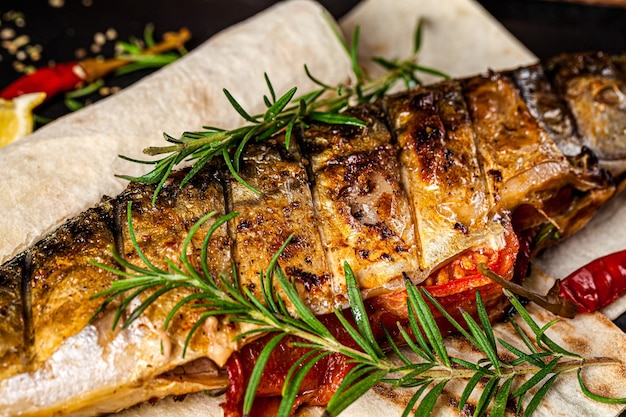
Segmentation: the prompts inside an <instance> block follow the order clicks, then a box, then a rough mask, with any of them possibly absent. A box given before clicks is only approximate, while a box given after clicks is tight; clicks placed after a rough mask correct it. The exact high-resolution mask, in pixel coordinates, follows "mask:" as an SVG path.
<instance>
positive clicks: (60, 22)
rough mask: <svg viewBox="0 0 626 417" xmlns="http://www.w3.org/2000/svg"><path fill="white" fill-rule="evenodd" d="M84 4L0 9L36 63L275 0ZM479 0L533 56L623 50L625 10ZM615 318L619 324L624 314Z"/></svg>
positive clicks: (201, 28) (19, 4) (199, 34)
mask: <svg viewBox="0 0 626 417" xmlns="http://www.w3.org/2000/svg"><path fill="white" fill-rule="evenodd" d="M442 1H443V2H444V3H445V0H442ZM91 3H92V4H91V5H89V6H86V5H85V4H84V0H83V1H81V0H65V3H64V5H63V6H62V7H57V8H55V7H51V6H50V4H49V1H48V0H26V1H24V0H17V1H16V0H2V1H1V2H0V14H2V15H4V13H6V12H8V11H11V10H13V11H19V12H22V13H23V14H24V21H25V26H24V27H22V28H19V27H15V30H16V31H17V32H18V33H20V34H27V35H28V36H29V37H30V44H33V45H34V44H39V45H41V46H42V57H41V59H40V60H39V61H38V65H39V66H41V65H45V64H46V63H47V62H49V61H50V60H54V61H56V62H63V61H69V60H74V59H75V51H76V50H77V49H79V48H83V49H87V50H89V46H90V45H91V44H92V43H93V35H94V34H95V33H96V32H104V31H106V30H107V29H109V28H113V29H115V30H116V31H117V35H118V36H117V38H118V39H120V40H128V39H130V38H131V37H133V36H134V37H141V36H142V33H143V30H144V28H145V26H146V24H147V23H153V24H154V25H155V29H156V38H157V39H159V38H160V36H159V35H160V34H162V33H163V32H165V31H172V30H178V29H179V28H181V27H187V28H189V29H190V30H191V32H192V35H193V38H192V40H191V41H190V42H189V43H188V44H187V46H188V48H189V49H193V48H194V47H195V46H197V45H199V44H200V43H202V42H203V41H204V40H206V39H208V38H209V37H210V36H211V35H213V34H214V33H216V32H218V31H220V30H222V29H224V28H226V27H228V26H230V25H232V24H233V23H236V22H238V21H241V20H243V19H245V18H247V17H249V16H251V15H253V14H255V13H257V12H259V11H261V10H263V9H265V8H267V7H269V6H271V5H272V4H273V3H275V1H270V0H261V1H256V0H236V1H217V0H178V1H171V0H170V1H155V0H91ZM320 3H322V4H323V5H324V6H325V7H326V8H327V9H328V10H329V11H330V12H331V13H332V14H333V15H334V16H335V17H337V18H339V17H341V16H342V15H344V14H345V13H346V12H347V11H348V10H350V9H351V8H352V7H353V6H354V5H355V4H357V3H358V2H357V1H354V0H334V1H333V0H321V1H320ZM479 3H481V4H482V5H483V6H484V7H485V8H486V9H487V10H488V11H489V12H490V13H491V14H493V15H494V16H495V18H496V19H498V20H499V21H500V22H501V23H502V24H503V25H504V26H505V27H506V28H507V29H508V30H509V31H511V32H512V33H513V34H514V35H515V36H516V37H517V38H518V39H519V40H520V41H521V42H522V43H523V44H524V45H526V47H528V48H529V49H530V50H531V51H532V52H533V53H534V54H535V55H537V56H538V57H539V58H547V57H549V56H552V55H555V54H558V53H560V52H573V51H587V50H605V51H609V52H613V53H626V8H620V7H596V6H588V5H583V4H579V3H569V2H560V1H544V0H541V1H531V0H482V1H479ZM7 27H11V23H10V22H6V21H4V20H3V22H2V26H0V30H1V29H4V28H7ZM13 27H14V26H13ZM106 48H108V49H104V50H103V55H105V56H109V57H110V56H111V55H112V53H113V49H112V48H113V43H112V42H109V43H108V44H106ZM0 55H1V56H2V59H1V60H0V88H2V87H4V86H5V85H7V84H8V83H9V82H11V81H12V80H13V79H15V78H16V77H18V76H19V75H20V74H19V73H17V72H16V71H15V70H14V69H13V65H12V61H13V56H11V55H10V54H8V53H6V51H5V50H4V49H0ZM91 55H93V54H91ZM145 74H146V73H145V72H142V73H138V74H134V75H130V76H126V77H121V78H119V79H116V80H114V83H115V85H119V86H122V87H123V86H125V85H128V84H130V83H132V82H134V81H136V80H137V79H138V78H140V77H141V76H143V75H145ZM39 111H41V112H42V113H43V115H44V116H48V117H56V116H58V115H60V114H62V113H63V112H65V111H66V109H65V107H64V106H63V105H62V103H61V102H60V100H57V101H53V102H51V103H49V104H48V105H47V106H46V107H44V108H41V109H39V110H38V112H39ZM617 323H618V324H619V325H620V326H621V327H622V329H626V315H623V316H622V317H621V318H620V319H618V320H617Z"/></svg>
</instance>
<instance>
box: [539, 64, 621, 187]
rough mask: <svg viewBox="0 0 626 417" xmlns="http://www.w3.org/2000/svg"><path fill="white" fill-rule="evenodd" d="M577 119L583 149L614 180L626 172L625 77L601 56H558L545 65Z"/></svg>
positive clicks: (619, 67) (618, 67) (616, 67)
mask: <svg viewBox="0 0 626 417" xmlns="http://www.w3.org/2000/svg"><path fill="white" fill-rule="evenodd" d="M546 70H547V72H548V74H549V75H550V76H551V77H552V78H553V80H554V84H555V85H556V88H557V89H558V91H559V93H560V96H561V97H563V98H564V99H565V101H566V103H567V105H568V106H569V110H570V111H571V113H572V114H573V115H574V117H575V119H576V122H577V125H578V130H579V132H580V136H581V141H582V143H583V145H584V146H585V147H587V148H589V149H590V150H591V151H592V152H593V154H594V155H595V156H596V157H597V158H598V159H599V165H600V167H602V168H605V169H607V170H608V171H610V172H611V174H612V175H613V176H618V175H619V174H620V173H623V172H624V170H625V169H626V130H625V127H626V73H625V72H624V68H623V67H622V66H620V65H616V63H615V61H614V60H612V59H611V57H610V56H609V55H607V54H604V53H602V52H595V53H586V54H576V55H566V54H563V55H559V56H556V57H554V58H552V59H550V60H548V61H547V63H546Z"/></svg>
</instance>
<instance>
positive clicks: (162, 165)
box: [120, 22, 447, 198]
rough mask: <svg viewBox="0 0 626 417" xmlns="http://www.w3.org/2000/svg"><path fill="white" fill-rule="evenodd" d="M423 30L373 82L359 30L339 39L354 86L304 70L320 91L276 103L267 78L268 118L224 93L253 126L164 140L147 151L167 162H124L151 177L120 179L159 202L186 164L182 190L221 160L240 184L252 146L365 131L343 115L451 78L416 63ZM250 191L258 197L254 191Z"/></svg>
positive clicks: (291, 92)
mask: <svg viewBox="0 0 626 417" xmlns="http://www.w3.org/2000/svg"><path fill="white" fill-rule="evenodd" d="M331 26H332V25H331ZM421 27H422V26H421V22H420V24H418V27H417V30H416V36H415V46H414V50H413V55H412V56H411V57H410V58H408V59H406V60H402V61H391V60H385V59H383V58H375V59H374V60H375V62H377V63H379V64H380V65H382V66H383V67H384V68H385V69H387V73H386V74H385V75H384V76H382V77H381V78H378V79H370V78H369V77H368V76H367V74H366V73H365V72H364V71H363V70H362V69H361V67H360V66H359V62H358V56H357V49H358V38H359V29H358V27H357V28H356V29H355V33H354V37H353V42H352V45H351V46H350V47H349V46H348V45H347V44H346V43H345V42H344V41H343V39H342V38H341V35H339V34H337V37H338V38H339V39H340V41H341V42H342V44H343V46H344V48H345V49H346V51H347V53H348V55H349V56H350V58H351V61H352V67H353V71H354V74H355V77H356V81H355V84H354V85H344V84H340V85H337V86H331V85H328V84H325V83H324V82H322V81H320V80H319V79H317V78H315V77H314V76H313V74H311V72H310V71H309V69H308V67H307V66H306V65H305V66H304V70H305V72H306V75H307V76H308V77H309V79H310V80H311V81H313V82H314V83H315V84H316V85H317V88H316V89H314V90H313V91H310V92H308V93H306V94H304V95H301V96H296V92H297V90H296V88H295V87H294V88H292V89H290V90H289V91H287V92H286V93H284V94H283V95H282V96H280V97H277V95H276V92H275V90H274V87H273V85H272V83H271V81H270V78H269V76H268V75H267V74H265V82H266V84H267V88H268V92H269V95H266V96H264V97H263V98H264V103H265V106H266V108H267V110H266V111H265V112H264V113H263V114H257V115H250V114H249V113H248V112H247V111H246V110H245V109H244V108H243V107H242V106H241V104H240V103H239V102H238V101H237V100H236V98H235V97H233V95H232V94H231V93H230V92H229V91H228V90H227V89H224V90H223V91H224V94H225V95H226V97H227V99H228V101H229V103H230V104H231V105H232V106H233V108H234V109H235V111H237V113H239V115H240V116H241V117H242V118H243V119H244V120H245V121H246V122H247V123H248V124H247V125H245V126H243V127H239V128H236V129H233V130H225V129H221V128H219V127H214V126H205V127H203V129H204V130H203V131H197V132H185V133H183V134H182V135H181V137H180V138H174V137H172V136H170V135H168V134H164V138H165V140H166V141H167V142H169V143H171V144H172V145H168V146H157V147H149V148H147V149H144V153H146V154H148V155H150V156H158V155H166V156H164V157H163V158H160V159H156V160H151V161H143V160H136V159H131V158H128V157H125V156H121V157H122V158H124V159H126V160H130V161H133V162H138V163H143V164H150V165H154V168H153V169H152V170H151V171H150V172H148V173H146V174H144V175H142V176H139V177H133V176H127V175H121V176H120V177H122V178H125V179H127V180H129V181H134V182H142V183H146V184H157V187H156V190H155V198H156V195H157V194H158V193H159V191H160V190H161V187H162V186H163V184H164V183H165V181H166V180H167V178H168V176H169V175H170V173H171V172H172V170H173V169H174V168H175V167H176V166H177V165H179V164H180V163H182V162H183V161H187V162H191V163H192V167H191V170H190V171H189V173H188V174H187V176H186V177H185V178H184V179H183V180H182V181H181V184H180V186H181V187H182V186H184V185H185V184H186V183H187V182H188V181H189V180H190V179H191V178H192V177H193V176H194V175H195V174H196V173H197V172H198V171H199V170H200V169H202V167H203V166H204V165H206V164H207V163H208V162H209V161H211V160H212V159H214V158H216V157H218V158H219V157H222V158H224V160H225V162H226V165H227V166H228V168H229V170H230V171H231V172H232V173H233V175H234V176H235V178H237V179H238V180H240V181H241V182H243V180H241V179H240V178H239V177H238V175H237V171H238V170H239V158H240V155H241V152H242V150H243V149H244V148H245V146H246V144H247V143H249V142H258V141H263V140H265V139H268V138H270V137H272V136H275V135H277V134H280V133H284V134H285V145H286V146H287V147H289V144H290V139H291V136H292V133H293V132H294V129H296V128H298V127H306V126H307V125H309V124H310V123H313V122H321V123H328V124H339V125H354V126H361V127H364V126H365V124H364V123H363V122H362V121H361V120H359V119H356V118H354V117H350V116H347V115H344V114H342V111H343V110H345V109H346V108H348V107H349V106H350V105H354V104H357V103H369V102H372V101H375V100H377V99H379V98H381V97H382V96H384V95H385V93H387V92H388V91H389V89H390V88H392V87H393V86H394V85H395V84H396V83H397V82H399V81H403V82H404V83H405V85H406V87H407V88H412V87H414V86H415V85H416V84H421V81H420V79H419V77H418V75H417V74H418V73H420V72H422V73H429V74H436V75H439V76H442V77H447V75H445V74H443V73H442V72H440V71H437V70H435V69H432V68H428V67H424V66H421V65H418V64H417V63H416V60H417V54H418V52H419V49H420V44H421V32H422V31H421ZM244 184H245V183H244ZM248 187H249V188H250V189H251V190H253V191H256V192H258V191H257V190H255V189H254V188H252V187H250V186H248Z"/></svg>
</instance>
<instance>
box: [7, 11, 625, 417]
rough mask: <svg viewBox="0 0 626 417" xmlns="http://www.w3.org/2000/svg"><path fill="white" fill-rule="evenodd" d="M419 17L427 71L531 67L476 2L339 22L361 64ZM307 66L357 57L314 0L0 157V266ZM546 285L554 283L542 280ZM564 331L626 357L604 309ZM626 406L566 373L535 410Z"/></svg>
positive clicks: (168, 403) (325, 66)
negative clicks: (175, 143) (164, 137)
mask: <svg viewBox="0 0 626 417" xmlns="http://www.w3.org/2000/svg"><path fill="white" fill-rule="evenodd" d="M420 16H422V17H424V19H425V32H424V44H423V49H422V52H421V54H420V62H421V63H422V64H424V65H429V66H432V67H435V68H438V69H441V70H443V71H446V72H448V73H449V74H451V75H453V76H463V75H469V74H473V73H477V72H481V71H484V70H485V69H486V68H493V69H503V68H510V67H515V66H519V65H525V64H528V63H530V62H533V61H534V57H533V56H532V54H531V53H530V52H529V51H528V50H526V49H525V48H524V47H523V46H522V45H521V44H520V43H519V42H518V41H516V40H515V39H514V38H513V37H512V36H511V35H509V34H508V33H507V32H506V31H505V30H503V28H502V27H501V26H500V25H499V24H498V23H497V22H496V21H495V20H494V19H492V18H491V17H490V16H489V15H488V14H487V13H486V12H485V11H484V10H483V9H482V8H481V7H480V6H479V5H477V4H476V3H474V2H472V1H470V0H447V1H446V2H431V1H427V0H396V1H394V2H388V1H384V0H369V1H365V2H363V3H362V4H361V5H360V6H359V7H358V8H356V9H355V10H354V11H353V12H352V13H350V14H349V15H348V16H347V17H346V19H345V20H344V21H343V22H342V25H341V26H342V29H343V30H344V31H345V33H346V34H347V35H348V36H350V34H351V33H352V31H353V28H354V26H355V25H359V26H360V27H361V53H362V54H363V58H366V57H367V56H370V55H383V56H386V57H389V58H399V57H404V56H406V55H408V53H410V50H411V47H412V44H411V42H412V32H413V29H414V27H415V22H416V21H417V19H418V17H420ZM272 39H273V40H274V41H272ZM442 51H444V52H442ZM216 63H217V64H216ZM251 63H254V65H252V64H251ZM304 63H306V64H307V65H308V66H309V67H310V68H311V69H312V72H313V73H314V74H315V75H316V76H318V78H320V79H323V80H324V81H326V82H328V83H331V84H332V83H338V82H345V81H346V80H347V79H348V78H349V77H350V72H349V62H348V59H347V57H346V56H345V54H344V53H343V51H342V49H341V47H340V46H339V44H338V42H337V41H336V39H335V38H334V35H333V33H332V31H331V30H330V28H329V27H328V25H327V22H326V20H324V19H323V18H322V9H321V8H320V7H319V6H318V5H317V4H315V3H313V2H310V1H303V0H296V1H291V2H287V3H284V4H281V5H279V6H276V7H274V8H272V9H270V10H268V11H267V12H264V13H262V14H261V15H259V16H257V17H255V18H253V19H251V20H249V21H246V22H244V23H243V24H240V25H237V26H235V27H233V28H231V29H229V30H227V31H225V32H223V33H221V34H219V35H217V36H216V37H214V38H212V39H211V40H209V41H208V42H207V43H206V44H204V45H202V46H200V47H199V48H197V49H196V50H195V51H194V52H192V53H191V54H189V55H188V56H187V57H185V58H184V59H182V60H180V61H179V62H178V63H175V64H173V65H171V66H169V67H167V68H165V69H164V70H162V71H159V72H157V73H156V74H154V75H153V76H151V77H148V78H147V79H145V80H142V81H141V82H139V83H137V84H136V85H135V86H133V87H131V88H128V89H126V90H125V91H124V92H122V93H120V94H118V95H116V96H114V97H111V98H110V99H107V100H104V101H102V102H100V103H98V104H96V105H93V106H91V107H88V108H86V109H84V110H82V111H80V112H77V113H75V114H72V115H70V116H68V117H65V118H63V119H61V120H59V121H57V122H55V123H53V124H51V125H49V126H48V127H46V128H44V129H41V130H39V131H38V132H36V133H35V134H33V135H32V136H31V137H29V138H26V139H24V140H22V141H19V142H17V143H15V144H13V145H11V146H9V147H7V148H4V149H3V150H2V151H1V152H0V166H2V167H3V175H4V178H3V182H2V183H0V196H2V199H1V200H0V212H2V213H3V216H2V217H0V230H3V235H2V236H0V262H4V261H5V260H6V259H8V258H9V257H10V256H12V255H14V254H15V253H17V252H19V251H20V250H22V249H23V248H25V247H27V246H28V245H30V244H32V243H33V242H34V241H36V240H37V239H38V238H39V237H40V236H42V235H44V234H45V233H47V232H48V231H50V230H52V229H54V228H55V227H56V226H57V225H58V224H59V223H60V222H61V221H63V220H64V219H66V218H68V217H71V216H73V215H75V214H76V213H78V212H80V211H81V210H83V209H85V208H86V207H88V206H91V205H93V204H94V203H95V202H97V201H98V200H99V199H100V197H101V196H102V195H103V194H109V195H115V194H117V193H119V192H120V191H121V190H122V189H123V187H124V186H125V183H124V181H121V180H119V179H116V178H115V177H114V176H113V174H119V173H124V174H131V175H134V174H139V173H141V172H142V171H143V170H144V169H145V167H141V166H137V165H135V164H130V163H126V162H124V161H122V160H120V159H119V158H117V155H118V154H124V155H128V156H139V152H140V151H141V149H143V148H144V147H146V146H149V145H155V144H157V145H158V144H159V137H160V135H161V133H162V132H163V131H165V132H167V133H169V134H172V135H174V136H176V135H178V134H180V133H181V132H182V131H184V130H194V129H199V128H200V127H201V126H202V125H205V124H214V125H219V126H223V127H226V128H228V127H234V126H236V125H238V124H239V123H241V122H240V119H239V117H238V115H237V114H236V113H234V112H233V111H232V109H231V108H230V106H229V105H228V103H227V102H226V100H225V99H224V98H223V95H222V92H221V89H222V88H223V87H226V88H228V89H229V90H230V91H231V92H232V93H233V94H234V95H235V96H236V97H237V98H238V99H239V100H240V101H241V102H242V103H243V104H244V106H246V107H247V108H249V109H250V111H259V110H260V109H261V102H260V101H259V98H260V97H262V94H264V93H265V85H264V81H263V78H262V72H263V71H267V72H268V73H269V75H270V77H271V78H272V80H273V81H274V83H275V86H276V89H277V90H278V91H286V90H287V89H288V88H290V87H292V86H293V85H298V86H301V91H306V90H307V89H308V88H310V86H311V84H310V83H309V82H308V81H307V79H306V78H305V76H304V73H303V71H302V66H303V64H304ZM369 70H370V72H371V73H372V74H375V73H376V71H378V70H377V69H376V68H374V67H369ZM424 80H425V81H428V77H425V78H424ZM572 242H573V239H572ZM564 250H565V249H564ZM550 256H553V257H556V258H559V259H560V258H561V255H559V254H558V253H554V254H553V252H551V253H550V254H549V255H546V257H545V259H546V260H545V264H546V265H552V261H551V260H550V258H549V257H550ZM553 259H554V258H553ZM542 266H544V265H543V263H542ZM536 282H539V283H546V282H548V281H547V280H545V279H543V278H541V277H540V278H537V281H536ZM529 308H530V310H531V311H532V312H533V315H534V317H535V318H536V319H537V320H540V321H541V322H547V321H548V320H551V316H550V315H549V314H548V313H545V312H543V311H541V310H539V309H537V308H536V307H533V306H532V305H531V306H530V307H529ZM557 326H558V327H556V328H555V332H553V333H551V336H553V337H555V339H562V340H560V342H562V343H563V344H564V345H565V347H567V348H570V349H572V350H574V351H577V352H579V353H581V354H584V355H586V356H610V357H619V356H620V355H622V354H623V352H624V350H625V349H626V336H625V335H624V333H623V332H621V330H619V329H618V328H617V327H615V326H614V325H613V324H612V323H611V322H610V321H609V320H607V319H606V318H605V317H604V316H602V315H601V314H599V313H596V314H592V315H585V316H581V317H578V318H576V319H575V320H572V321H569V320H565V321H563V322H562V323H560V324H558V325H557ZM496 328H497V332H498V334H499V335H501V337H503V338H506V339H510V334H511V329H510V328H509V325H508V324H498V325H497V326H496ZM447 343H448V344H449V346H450V348H451V349H452V351H455V349H456V350H457V351H458V352H459V354H458V355H459V356H463V357H465V358H468V356H467V355H471V353H470V350H469V349H468V348H467V346H465V345H464V344H463V342H462V341H461V339H459V338H450V339H449V340H448V342H447ZM592 372H593V373H594V374H595V375H591V373H590V374H589V375H587V376H588V377H589V379H590V381H593V382H590V384H589V385H590V387H591V388H592V389H596V390H600V391H601V392H602V394H603V395H608V396H621V397H624V396H626V383H625V382H624V381H625V380H626V378H625V377H624V375H625V374H626V369H625V368H624V366H615V367H611V368H602V369H601V370H599V371H598V370H596V371H592ZM460 389H462V388H461V387H460V386H458V385H457V386H450V387H449V388H448V389H447V391H446V395H444V396H442V397H441V398H440V399H439V405H438V408H437V415H458V414H459V413H458V412H457V411H456V410H454V407H452V406H451V404H454V401H455V398H458V394H459V390H460ZM407 395H408V393H407V392H404V393H403V392H395V391H394V392H390V391H389V390H386V389H385V388H384V387H377V388H376V389H374V390H372V391H371V392H369V393H368V394H367V395H366V396H365V397H363V398H361V399H360V400H359V401H357V402H356V403H355V404H354V405H353V406H351V407H350V408H349V409H348V410H347V411H346V412H345V413H344V415H345V416H363V415H386V416H395V415H400V413H401V410H402V408H403V405H404V404H405V403H406V398H407ZM221 401H223V398H221V397H218V398H210V397H207V396H206V395H204V394H195V395H189V396H187V397H186V399H185V400H184V401H174V400H173V399H171V398H170V399H165V400H162V401H159V402H157V403H156V404H155V405H150V404H142V405H139V406H137V407H134V408H133V409H130V410H127V411H125V412H122V413H119V416H120V417H150V416H163V417H178V416H188V415H203V416H220V415H221V414H222V410H221V408H220V407H219V403H220V402H221ZM621 408H622V407H621V406H617V405H611V406H607V405H602V404H598V403H596V402H593V401H590V400H588V399H586V398H585V397H584V396H582V394H580V392H579V391H578V390H577V383H576V381H575V379H572V378H564V379H563V380H562V381H561V382H560V383H558V384H557V385H556V386H555V387H554V388H553V390H552V391H551V393H550V394H549V397H548V398H547V401H546V402H544V403H543V404H542V405H541V407H540V408H539V410H538V411H537V414H536V415H546V416H547V415H550V416H572V415H595V416H614V415H617V414H619V412H620V410H621ZM320 413H321V410H319V409H307V410H304V411H303V414H304V415H319V414H320Z"/></svg>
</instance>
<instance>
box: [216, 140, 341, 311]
mask: <svg viewBox="0 0 626 417" xmlns="http://www.w3.org/2000/svg"><path fill="white" fill-rule="evenodd" d="M239 176H240V177H241V178H242V179H243V180H244V181H245V182H246V183H248V184H249V185H250V186H252V187H254V188H255V189H256V190H258V191H260V192H261V194H257V193H255V192H254V191H252V190H250V189H249V188H247V187H246V186H245V185H244V184H242V183H241V182H239V181H238V180H237V179H235V178H233V177H230V178H229V181H228V199H229V203H230V205H231V207H232V210H233V211H234V212H237V213H239V215H238V216H237V217H236V218H235V219H234V220H233V222H231V224H230V226H229V227H230V233H231V236H232V239H233V241H234V247H233V251H234V252H233V253H234V260H235V262H236V265H237V271H238V274H239V282H240V285H242V286H246V287H248V288H249V289H250V290H251V291H252V292H253V294H255V295H256V296H257V297H261V294H260V292H259V291H260V288H261V286H260V282H259V271H266V270H267V268H268V266H269V261H270V260H271V259H272V257H273V256H274V254H275V253H277V252H278V251H279V249H280V248H281V246H282V245H283V244H284V243H285V242H286V241H287V239H288V238H289V237H290V235H293V237H292V239H291V241H290V242H289V244H288V245H287V246H286V247H285V248H284V250H283V252H282V253H281V255H280V257H279V264H280V266H281V267H282V269H283V270H284V271H285V272H286V274H287V276H288V277H289V278H293V279H294V280H295V282H296V286H297V289H298V293H299V294H300V296H301V297H302V299H303V300H304V301H305V303H306V304H307V305H308V306H309V307H310V308H311V309H312V310H313V311H314V312H316V313H318V314H321V313H327V312H329V311H331V310H332V308H333V307H334V305H335V304H334V295H333V288H332V286H331V281H330V279H329V276H330V273H329V270H328V268H327V266H326V258H325V254H324V249H323V247H322V243H321V238H320V235H319V231H318V227H317V221H316V218H315V213H314V210H313V201H312V197H311V191H310V188H309V181H308V177H307V173H306V169H305V166H304V161H303V160H302V157H301V156H300V152H299V150H298V147H297V145H296V144H295V143H292V145H291V147H290V148H289V149H286V147H285V142H284V138H275V139H271V140H268V141H265V142H263V143H259V144H253V145H249V146H248V148H247V151H246V153H245V154H244V155H243V156H242V160H241V166H240V172H239Z"/></svg>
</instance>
